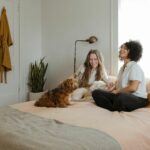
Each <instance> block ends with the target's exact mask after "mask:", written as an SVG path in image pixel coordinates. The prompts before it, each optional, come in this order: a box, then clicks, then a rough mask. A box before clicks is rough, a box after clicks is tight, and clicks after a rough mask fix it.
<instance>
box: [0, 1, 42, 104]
mask: <svg viewBox="0 0 150 150" xmlns="http://www.w3.org/2000/svg"><path fill="white" fill-rule="evenodd" d="M3 6H5V7H6V11H7V16H8V21H9V25H10V29H11V34H12V38H13V42H14V45H13V46H12V47H11V48H10V55H11V60H12V71H10V72H8V74H7V77H8V83H7V84H4V83H2V84H0V106H2V105H7V104H13V103H16V102H21V101H25V100H26V99H27V93H28V89H27V82H28V81H27V79H28V72H29V64H30V62H33V61H34V60H35V59H37V58H39V57H41V30H42V26H41V25H42V22H41V0H0V10H1V9H2V7H3Z"/></svg>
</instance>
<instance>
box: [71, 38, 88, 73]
mask: <svg viewBox="0 0 150 150" xmlns="http://www.w3.org/2000/svg"><path fill="white" fill-rule="evenodd" d="M77 42H87V41H86V40H76V41H75V47H74V75H75V73H76V51H77V49H76V47H77Z"/></svg>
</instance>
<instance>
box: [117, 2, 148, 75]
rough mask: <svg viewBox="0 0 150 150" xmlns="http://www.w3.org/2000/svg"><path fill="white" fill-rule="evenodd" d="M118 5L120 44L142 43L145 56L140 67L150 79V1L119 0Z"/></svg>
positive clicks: (140, 62)
mask: <svg viewBox="0 0 150 150" xmlns="http://www.w3.org/2000/svg"><path fill="white" fill-rule="evenodd" d="M118 3H119V4H118V14H119V15H118V40H119V41H118V44H119V46H120V45H121V44H122V43H124V42H126V41H129V40H138V41H140V42H141V44H142V46H143V56H142V58H141V60H140V61H139V65H140V66H141V67H142V69H143V70H144V73H145V76H146V77H150V67H149V66H148V65H149V63H150V21H149V19H150V18H149V14H150V0H119V1H118ZM120 65H121V63H120V61H119V67H120Z"/></svg>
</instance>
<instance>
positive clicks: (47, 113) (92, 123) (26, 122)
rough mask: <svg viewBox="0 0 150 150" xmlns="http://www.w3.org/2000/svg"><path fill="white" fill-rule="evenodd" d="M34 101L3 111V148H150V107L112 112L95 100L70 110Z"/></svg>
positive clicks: (0, 136) (0, 141)
mask: <svg viewBox="0 0 150 150" xmlns="http://www.w3.org/2000/svg"><path fill="white" fill-rule="evenodd" d="M34 102H35V101H28V102H24V103H18V104H15V105H11V106H7V107H2V108H0V119H1V123H0V149H2V150H10V149H11V150H27V149H28V150H41V149H44V150H50V149H52V150H91V149H93V150H120V149H122V150H130V149H135V150H149V149H150V134H149V132H150V105H148V106H147V107H145V108H140V109H137V110H134V111H132V112H117V111H114V112H111V111H108V110H106V109H103V108H100V107H97V106H96V105H95V103H94V101H93V100H92V99H88V100H85V101H78V102H74V101H73V102H71V105H70V106H69V107H67V108H45V107H35V106H34Z"/></svg>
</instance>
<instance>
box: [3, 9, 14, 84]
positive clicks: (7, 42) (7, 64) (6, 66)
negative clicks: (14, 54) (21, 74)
mask: <svg viewBox="0 0 150 150" xmlns="http://www.w3.org/2000/svg"><path fill="white" fill-rule="evenodd" d="M12 44H13V42H12V39H11V35H10V29H9V24H8V19H7V15H6V9H5V8H3V9H2V13H1V17H0V82H1V83H2V82H3V76H4V77H5V83H6V82H7V79H6V72H7V71H10V70H11V69H12V67H11V60H10V54H9V46H11V45H12Z"/></svg>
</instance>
